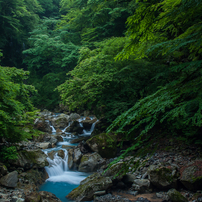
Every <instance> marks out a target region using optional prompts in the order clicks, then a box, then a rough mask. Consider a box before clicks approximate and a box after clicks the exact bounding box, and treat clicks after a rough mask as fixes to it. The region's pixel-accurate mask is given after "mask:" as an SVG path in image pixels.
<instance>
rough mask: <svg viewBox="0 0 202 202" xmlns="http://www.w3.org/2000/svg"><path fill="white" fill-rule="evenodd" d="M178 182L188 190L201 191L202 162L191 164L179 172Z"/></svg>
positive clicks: (197, 161)
mask: <svg viewBox="0 0 202 202" xmlns="http://www.w3.org/2000/svg"><path fill="white" fill-rule="evenodd" d="M180 173H181V176H180V182H181V183H182V184H183V185H184V186H185V187H186V188H187V189H189V190H192V191H194V190H199V189H200V190H201V189H202V160H196V161H194V162H191V163H190V164H189V165H187V166H186V167H182V168H181V170H180Z"/></svg>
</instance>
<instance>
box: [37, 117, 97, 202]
mask: <svg viewBox="0 0 202 202" xmlns="http://www.w3.org/2000/svg"><path fill="white" fill-rule="evenodd" d="M90 119H91V120H92V119H94V117H90ZM83 120H85V117H81V118H80V119H78V120H77V121H78V122H79V125H80V127H83V123H81V122H82V121H83ZM97 121H98V120H97ZM97 121H96V122H97ZM47 122H49V121H47ZM96 122H95V123H93V124H92V126H91V129H90V130H89V131H86V130H83V134H81V135H79V137H80V136H88V135H91V133H92V132H93V130H94V128H95V124H96ZM49 124H50V127H51V128H52V133H53V134H56V130H55V128H54V126H52V124H51V123H50V122H49ZM70 125H71V123H70V122H69V124H68V126H67V127H65V128H64V129H63V130H62V132H63V135H62V136H61V137H62V138H63V142H58V143H57V147H55V148H49V149H45V150H42V151H43V152H44V153H45V154H47V155H48V153H49V152H51V151H58V150H61V149H62V150H63V151H64V153H65V157H64V159H62V158H61V157H60V156H58V154H57V152H56V153H55V155H54V158H53V160H52V159H51V158H49V157H48V158H47V160H48V162H49V166H46V167H45V169H46V172H47V173H48V176H49V178H48V179H47V180H46V182H45V183H44V184H43V185H42V186H41V188H40V190H41V191H49V192H52V193H54V194H55V195H56V196H57V197H59V198H60V199H61V201H62V202H67V201H68V199H67V198H66V197H65V196H66V195H67V194H68V193H69V192H70V191H71V190H72V189H74V188H76V187H77V186H78V185H79V184H80V182H81V181H82V180H83V179H85V178H86V177H87V176H88V174H86V173H82V172H78V171H70V170H69V168H68V152H67V150H66V149H63V148H62V145H69V146H76V145H77V144H71V143H70V140H72V139H75V138H76V137H75V136H74V135H72V134H71V133H68V132H65V131H66V129H67V128H68V127H69V126H70Z"/></svg>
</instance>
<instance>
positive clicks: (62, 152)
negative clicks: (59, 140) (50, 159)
mask: <svg viewBox="0 0 202 202" xmlns="http://www.w3.org/2000/svg"><path fill="white" fill-rule="evenodd" d="M58 156H59V157H61V158H62V159H64V157H65V152H64V151H63V150H59V151H58Z"/></svg>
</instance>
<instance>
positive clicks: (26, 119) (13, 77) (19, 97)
mask: <svg viewBox="0 0 202 202" xmlns="http://www.w3.org/2000/svg"><path fill="white" fill-rule="evenodd" d="M27 75H28V72H24V71H23V70H19V69H16V68H14V67H13V68H11V67H2V66H0V95H1V97H0V137H1V138H4V139H5V140H7V141H10V142H16V141H20V140H23V139H26V138H29V137H30V135H31V134H30V133H27V132H25V131H24V130H22V129H23V127H25V125H27V124H30V123H31V122H32V121H33V116H32V115H33V114H34V112H33V110H34V108H33V105H32V104H31V102H30V99H29V94H30V92H32V93H34V88H33V86H29V85H26V84H24V83H23V80H24V79H26V78H27Z"/></svg>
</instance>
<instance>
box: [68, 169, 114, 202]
mask: <svg viewBox="0 0 202 202" xmlns="http://www.w3.org/2000/svg"><path fill="white" fill-rule="evenodd" d="M111 186H112V180H111V179H110V178H109V177H103V176H101V175H100V174H98V173H94V174H93V176H89V177H87V178H86V179H85V181H84V182H83V183H82V184H81V185H79V186H78V187H77V188H76V189H74V190H72V191H71V192H70V193H69V194H68V195H67V196H66V197H67V198H69V199H71V200H74V201H91V200H93V197H94V195H95V193H96V192H98V191H103V190H107V189H108V188H109V187H111Z"/></svg>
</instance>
